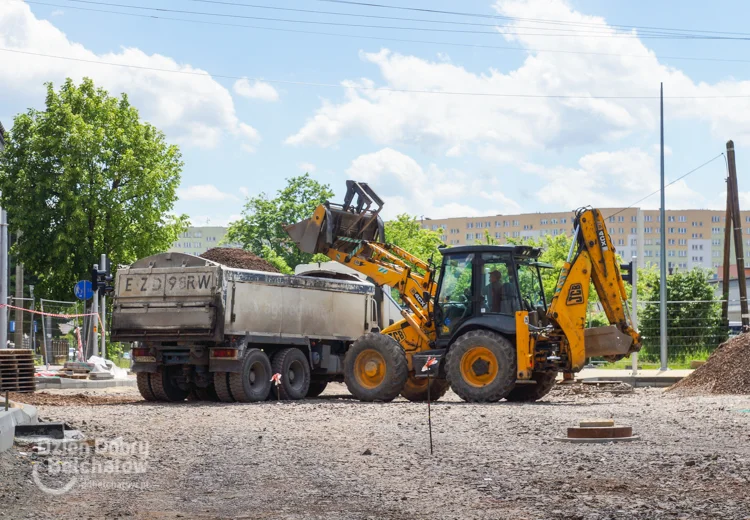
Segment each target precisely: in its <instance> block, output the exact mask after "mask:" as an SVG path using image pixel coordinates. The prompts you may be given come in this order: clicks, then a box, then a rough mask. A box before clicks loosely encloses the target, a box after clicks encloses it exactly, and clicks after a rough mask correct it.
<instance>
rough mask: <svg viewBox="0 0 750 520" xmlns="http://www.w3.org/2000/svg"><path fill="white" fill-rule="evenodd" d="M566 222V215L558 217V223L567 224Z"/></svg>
mask: <svg viewBox="0 0 750 520" xmlns="http://www.w3.org/2000/svg"><path fill="white" fill-rule="evenodd" d="M567 223H568V219H567V218H566V217H563V218H561V219H560V224H567Z"/></svg>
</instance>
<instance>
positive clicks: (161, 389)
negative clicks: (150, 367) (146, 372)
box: [150, 365, 190, 402]
mask: <svg viewBox="0 0 750 520" xmlns="http://www.w3.org/2000/svg"><path fill="white" fill-rule="evenodd" d="M181 372H182V367H181V366H180V365H172V366H168V367H162V369H161V370H160V371H159V372H156V373H154V374H150V376H151V377H150V379H151V390H152V391H153V392H154V395H155V396H156V399H157V400H158V401H168V402H178V401H184V400H185V398H186V397H187V396H188V394H190V391H189V390H183V389H182V388H180V387H179V386H178V384H177V376H178V375H179V374H180V373H181Z"/></svg>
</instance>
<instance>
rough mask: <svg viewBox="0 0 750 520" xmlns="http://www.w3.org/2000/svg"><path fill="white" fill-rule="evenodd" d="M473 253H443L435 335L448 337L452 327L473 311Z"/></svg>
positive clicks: (474, 289) (462, 321)
mask: <svg viewBox="0 0 750 520" xmlns="http://www.w3.org/2000/svg"><path fill="white" fill-rule="evenodd" d="M475 256H476V255H475V254H474V253H463V254H455V255H446V256H444V257H443V267H442V276H441V278H440V285H439V287H438V292H437V302H436V311H437V312H436V313H435V326H436V327H435V328H436V330H437V335H438V338H446V337H448V338H449V337H451V336H452V335H453V332H454V331H456V330H458V328H459V327H460V326H461V325H462V324H463V323H464V322H465V321H466V320H468V319H470V318H471V317H472V316H473V315H474V310H475V305H476V301H477V300H476V297H475V293H476V287H475V285H476V283H475V280H474V263H475V262H474V259H475Z"/></svg>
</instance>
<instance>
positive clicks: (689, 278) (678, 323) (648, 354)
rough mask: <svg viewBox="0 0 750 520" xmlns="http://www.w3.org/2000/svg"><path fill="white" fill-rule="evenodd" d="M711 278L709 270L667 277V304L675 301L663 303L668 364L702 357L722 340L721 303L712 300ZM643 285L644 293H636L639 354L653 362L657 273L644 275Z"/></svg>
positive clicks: (657, 343)
mask: <svg viewBox="0 0 750 520" xmlns="http://www.w3.org/2000/svg"><path fill="white" fill-rule="evenodd" d="M639 274H640V273H639ZM712 277H713V273H712V271H711V270H708V269H699V268H696V269H693V270H691V271H676V272H675V273H674V274H672V275H670V276H667V302H677V303H667V338H668V353H669V360H670V361H685V360H688V359H691V358H694V357H697V356H698V357H702V356H705V355H706V354H707V353H708V352H712V351H713V350H714V349H715V348H716V347H717V346H718V345H720V344H721V343H723V342H724V341H726V339H727V327H726V325H725V324H722V320H721V304H720V303H718V302H715V301H714V300H715V299H716V297H715V295H714V288H713V286H712V285H711V284H710V283H709V281H710V280H711V278H712ZM644 283H645V285H644V289H645V290H644V292H642V293H641V292H639V294H641V295H642V298H643V300H644V302H645V306H643V307H642V310H641V311H640V314H639V319H638V321H639V327H638V328H639V330H640V333H641V335H642V336H643V350H641V354H640V355H641V357H642V359H644V360H645V361H656V360H658V359H659V352H660V349H659V347H660V317H661V312H660V305H659V293H660V290H661V289H660V279H659V275H658V272H656V271H655V270H652V271H651V272H649V273H644ZM640 286H641V285H640V284H639V291H640Z"/></svg>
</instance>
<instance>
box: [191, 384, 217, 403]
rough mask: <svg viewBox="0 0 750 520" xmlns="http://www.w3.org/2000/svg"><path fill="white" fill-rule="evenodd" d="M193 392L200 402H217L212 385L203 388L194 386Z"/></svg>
mask: <svg viewBox="0 0 750 520" xmlns="http://www.w3.org/2000/svg"><path fill="white" fill-rule="evenodd" d="M193 392H194V393H195V397H197V398H198V399H199V400H200V401H218V400H219V396H218V395H216V388H215V387H214V385H213V384H210V385H208V386H207V387H205V388H201V387H200V386H196V387H194V388H193Z"/></svg>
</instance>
